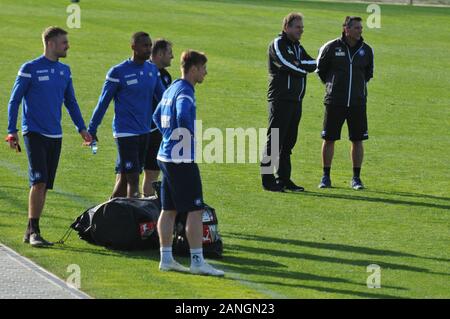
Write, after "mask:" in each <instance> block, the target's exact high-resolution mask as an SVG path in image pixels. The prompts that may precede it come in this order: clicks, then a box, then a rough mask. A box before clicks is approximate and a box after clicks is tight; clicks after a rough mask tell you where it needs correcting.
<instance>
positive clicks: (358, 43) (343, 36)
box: [340, 32, 364, 48]
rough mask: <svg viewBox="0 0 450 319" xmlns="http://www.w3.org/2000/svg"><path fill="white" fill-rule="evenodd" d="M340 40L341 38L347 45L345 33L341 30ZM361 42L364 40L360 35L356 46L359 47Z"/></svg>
mask: <svg viewBox="0 0 450 319" xmlns="http://www.w3.org/2000/svg"><path fill="white" fill-rule="evenodd" d="M340 40H341V41H342V42H343V43H344V44H345V45H347V46H348V44H347V41H346V40H345V34H344V32H342V34H341V37H340ZM363 42H364V39H363V37H361V39H359V41H358V42H357V43H356V47H358V48H359V47H360V46H361V45H362V44H363Z"/></svg>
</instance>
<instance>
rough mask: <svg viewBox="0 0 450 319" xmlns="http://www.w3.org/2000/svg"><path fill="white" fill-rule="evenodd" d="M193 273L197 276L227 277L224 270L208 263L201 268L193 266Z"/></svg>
mask: <svg viewBox="0 0 450 319" xmlns="http://www.w3.org/2000/svg"><path fill="white" fill-rule="evenodd" d="M191 273H193V274H196V275H207V276H218V277H222V276H224V275H225V272H223V271H222V270H219V269H216V268H214V267H213V266H211V265H210V264H208V263H204V264H203V265H201V266H192V265H191Z"/></svg>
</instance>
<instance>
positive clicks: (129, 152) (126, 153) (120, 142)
mask: <svg viewBox="0 0 450 319" xmlns="http://www.w3.org/2000/svg"><path fill="white" fill-rule="evenodd" d="M148 138H149V134H148V133H147V134H142V135H136V136H128V137H118V138H116V144H117V150H118V152H117V160H116V174H132V173H139V174H140V173H141V172H142V169H143V167H144V161H145V156H146V152H147V144H148Z"/></svg>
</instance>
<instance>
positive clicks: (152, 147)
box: [144, 130, 162, 171]
mask: <svg viewBox="0 0 450 319" xmlns="http://www.w3.org/2000/svg"><path fill="white" fill-rule="evenodd" d="M161 141H162V135H161V132H160V131H159V130H155V131H153V132H151V133H150V137H149V142H148V148H147V155H146V157H145V165H144V169H147V170H151V171H159V170H160V169H159V166H158V162H157V161H156V156H158V151H159V146H160V145H161Z"/></svg>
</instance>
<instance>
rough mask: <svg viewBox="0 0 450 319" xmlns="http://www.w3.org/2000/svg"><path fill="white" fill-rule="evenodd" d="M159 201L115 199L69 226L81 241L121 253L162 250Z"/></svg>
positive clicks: (153, 199) (89, 211)
mask: <svg viewBox="0 0 450 319" xmlns="http://www.w3.org/2000/svg"><path fill="white" fill-rule="evenodd" d="M160 210H161V208H160V204H159V199H157V198H156V197H153V198H145V199H137V198H136V199H130V198H121V197H119V198H114V199H111V200H109V201H107V202H105V203H103V204H100V205H98V206H94V207H91V208H89V209H88V210H86V211H85V212H84V213H83V214H81V215H80V216H79V217H78V218H77V219H76V220H75V222H74V223H73V224H72V225H71V226H70V227H71V228H73V229H74V230H76V231H77V232H78V234H79V236H80V238H81V239H83V240H86V241H87V242H89V243H91V244H95V245H100V246H105V247H108V248H111V249H118V250H134V249H139V250H142V249H152V248H153V249H155V248H158V247H159V239H158V234H157V230H156V225H157V222H158V218H159V214H160Z"/></svg>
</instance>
